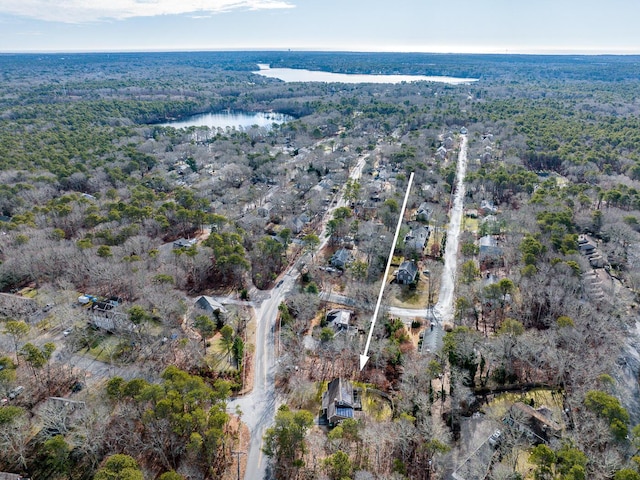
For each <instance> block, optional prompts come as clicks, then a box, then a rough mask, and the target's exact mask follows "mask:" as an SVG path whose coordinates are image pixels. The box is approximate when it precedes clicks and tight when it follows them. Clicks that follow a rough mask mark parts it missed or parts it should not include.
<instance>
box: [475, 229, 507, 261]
mask: <svg viewBox="0 0 640 480" xmlns="http://www.w3.org/2000/svg"><path fill="white" fill-rule="evenodd" d="M478 245H479V247H480V261H481V262H483V261H492V260H498V259H500V258H501V257H502V249H501V248H500V247H498V240H496V238H495V237H493V236H491V235H485V236H484V237H481V238H480V240H478Z"/></svg>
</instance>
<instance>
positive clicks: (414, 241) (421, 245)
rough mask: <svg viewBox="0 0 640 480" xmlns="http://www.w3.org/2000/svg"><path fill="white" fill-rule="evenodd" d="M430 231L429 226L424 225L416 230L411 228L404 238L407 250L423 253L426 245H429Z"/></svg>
mask: <svg viewBox="0 0 640 480" xmlns="http://www.w3.org/2000/svg"><path fill="white" fill-rule="evenodd" d="M430 233H431V232H430V231H429V228H427V227H422V226H421V227H418V228H416V229H415V230H411V231H410V232H409V233H408V234H407V236H406V237H405V238H404V248H405V250H406V251H409V252H415V253H418V254H420V255H422V253H423V252H424V249H425V247H426V246H427V241H428V240H429V234H430Z"/></svg>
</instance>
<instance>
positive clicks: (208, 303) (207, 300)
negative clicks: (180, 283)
mask: <svg viewBox="0 0 640 480" xmlns="http://www.w3.org/2000/svg"><path fill="white" fill-rule="evenodd" d="M196 307H198V308H201V309H202V310H205V311H206V312H207V313H210V314H212V313H227V309H226V308H224V305H222V304H221V303H220V302H218V301H217V300H216V299H215V298H213V297H209V296H207V295H200V296H199V297H198V299H197V300H196Z"/></svg>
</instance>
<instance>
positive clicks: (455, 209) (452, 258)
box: [320, 135, 468, 352]
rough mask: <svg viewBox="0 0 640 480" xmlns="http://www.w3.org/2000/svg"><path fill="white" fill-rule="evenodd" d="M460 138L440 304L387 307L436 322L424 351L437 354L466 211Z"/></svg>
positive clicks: (449, 312) (337, 298) (346, 301)
mask: <svg viewBox="0 0 640 480" xmlns="http://www.w3.org/2000/svg"><path fill="white" fill-rule="evenodd" d="M461 137H462V143H461V144H460V152H459V155H458V165H457V168H456V190H455V192H454V196H453V204H452V206H451V210H450V212H449V225H448V228H447V244H446V246H445V253H444V268H443V271H442V278H441V280H440V294H439V295H438V303H436V304H435V305H434V306H433V307H431V308H426V307H425V308H400V307H388V311H389V313H390V314H391V315H394V316H397V317H405V318H410V317H411V318H413V317H424V318H426V319H427V320H428V321H429V322H433V323H435V327H434V329H433V330H431V329H428V330H427V331H426V333H425V336H424V339H423V342H422V348H423V351H431V352H437V351H438V350H439V349H440V348H441V347H442V337H443V335H444V328H443V327H444V324H445V323H449V324H453V313H454V308H453V303H454V302H453V299H454V288H455V281H456V273H457V265H458V263H457V262H458V244H459V240H460V226H461V224H462V213H463V210H464V194H465V184H464V177H465V175H466V171H467V145H468V139H467V136H466V135H461ZM320 296H321V298H322V299H323V300H329V301H331V302H335V303H340V304H342V305H348V306H357V301H356V300H354V299H352V298H349V297H346V296H344V295H338V294H336V293H327V292H322V293H321V294H320Z"/></svg>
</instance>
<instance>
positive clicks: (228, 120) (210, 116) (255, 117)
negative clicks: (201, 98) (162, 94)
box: [159, 112, 293, 128]
mask: <svg viewBox="0 0 640 480" xmlns="http://www.w3.org/2000/svg"><path fill="white" fill-rule="evenodd" d="M290 120H293V117H291V116H289V115H284V114H283V113H272V112H218V113H202V114H199V115H193V116H192V117H187V118H182V119H180V120H175V121H172V122H165V123H161V124H159V125H160V126H162V127H173V128H188V127H209V128H227V127H235V128H249V127H252V126H254V125H257V126H258V127H264V128H270V127H271V126H272V125H273V124H274V123H276V124H278V125H280V124H282V123H286V122H288V121H290Z"/></svg>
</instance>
